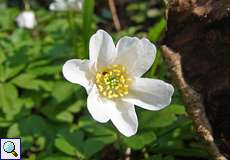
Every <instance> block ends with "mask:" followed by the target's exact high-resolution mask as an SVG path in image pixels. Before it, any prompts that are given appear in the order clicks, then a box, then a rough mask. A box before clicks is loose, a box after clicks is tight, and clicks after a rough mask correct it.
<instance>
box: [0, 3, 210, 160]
mask: <svg viewBox="0 0 230 160" xmlns="http://www.w3.org/2000/svg"><path fill="white" fill-rule="evenodd" d="M51 2H52V0H37V1H36V0H31V1H29V3H30V8H31V10H33V11H34V12H35V15H36V19H37V25H36V27H35V28H34V29H32V30H29V29H25V28H19V27H18V26H17V24H16V21H15V19H16V17H17V16H18V15H19V14H20V12H22V11H23V10H24V2H23V1H20V0H0V137H2V138H3V137H8V138H10V137H21V138H22V149H23V151H22V152H23V159H25V160H78V159H79V160H85V159H93V160H94V159H95V160H122V159H125V160H130V159H131V160H132V159H134V160H206V159H209V158H208V155H207V153H206V152H205V150H204V149H203V148H202V144H201V142H200V139H199V137H198V136H197V135H196V134H195V132H194V130H193V127H192V122H191V120H190V119H189V117H188V116H187V114H186V112H185V108H184V105H183V102H182V100H181V97H180V94H179V92H178V91H177V89H176V91H175V94H174V97H173V100H172V103H171V105H170V106H169V107H167V108H166V109H164V110H161V111H159V112H151V111H146V110H144V109H140V108H138V107H136V111H137V114H138V119H139V128H138V133H137V134H136V135H135V136H133V137H131V138H126V137H124V136H122V135H121V134H120V133H118V131H117V129H116V128H114V127H113V126H112V124H111V123H110V122H109V123H107V124H100V123H97V122H95V121H94V120H93V119H92V118H91V116H90V114H89V113H88V111H87V108H86V97H87V94H86V92H85V90H84V89H83V88H82V87H81V86H79V85H76V84H71V83H69V82H67V81H66V80H65V79H64V78H63V76H62V73H61V68H62V65H63V64H64V62H65V61H66V60H68V59H72V58H88V41H89V38H90V36H91V35H92V34H93V33H94V32H95V31H96V30H97V29H99V28H103V29H104V30H106V31H107V32H109V33H110V34H111V35H112V36H113V38H114V40H115V41H117V40H118V39H119V38H121V37H122V36H124V35H127V36H137V37H147V38H149V39H150V40H151V41H152V42H153V43H155V44H159V43H160V40H161V39H162V38H163V35H164V30H165V28H166V21H165V20H164V18H163V15H164V9H165V7H166V3H167V1H163V0H119V1H118V0H117V1H115V2H116V7H117V12H118V17H119V18H120V22H121V25H122V30H121V31H119V32H117V31H116V30H115V28H114V24H113V21H112V15H111V12H110V9H109V7H108V1H106V0H84V5H83V8H82V9H81V10H78V11H75V10H68V9H67V10H66V11H50V10H49V4H50V3H51ZM145 76H146V77H153V78H160V79H162V80H165V81H167V82H169V83H171V79H170V75H169V73H168V70H167V66H166V64H165V63H164V61H163V58H162V56H161V54H160V51H159V50H158V53H157V58H156V60H155V62H154V65H153V66H152V68H151V69H150V71H149V72H148V73H146V75H145Z"/></svg>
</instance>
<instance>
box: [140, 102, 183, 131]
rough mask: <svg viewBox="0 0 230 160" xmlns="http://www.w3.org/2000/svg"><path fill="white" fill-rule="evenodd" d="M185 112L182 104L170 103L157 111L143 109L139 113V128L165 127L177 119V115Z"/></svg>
mask: <svg viewBox="0 0 230 160" xmlns="http://www.w3.org/2000/svg"><path fill="white" fill-rule="evenodd" d="M183 114H185V108H184V106H182V105H177V104H172V105H170V106H168V107H167V108H165V109H163V110H160V111H158V112H149V111H143V112H141V114H140V117H141V118H140V127H141V128H157V127H166V126H169V125H170V124H172V123H173V122H175V121H176V120H177V115H183Z"/></svg>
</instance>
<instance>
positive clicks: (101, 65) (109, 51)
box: [62, 30, 174, 137]
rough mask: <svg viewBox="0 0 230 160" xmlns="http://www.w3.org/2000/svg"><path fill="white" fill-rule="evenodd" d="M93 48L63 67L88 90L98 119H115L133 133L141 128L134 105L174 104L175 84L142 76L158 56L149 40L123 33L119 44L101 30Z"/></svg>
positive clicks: (90, 106) (124, 130)
mask: <svg viewBox="0 0 230 160" xmlns="http://www.w3.org/2000/svg"><path fill="white" fill-rule="evenodd" d="M89 51H90V55H89V56H90V58H89V60H80V59H71V60H68V61H67V62H66V63H65V64H64V66H63V70H62V71H63V75H64V77H65V78H66V79H67V80H68V81H70V82H72V83H76V84H80V85H82V86H83V87H84V88H85V89H86V90H87V93H88V98H87V108H88V110H89V112H90V114H91V115H92V117H93V118H94V119H95V120H96V121H98V122H101V123H105V122H108V121H109V120H111V121H112V123H113V124H114V125H115V126H116V128H117V129H118V130H119V131H120V132H121V133H122V134H123V135H125V136H127V137H129V136H132V135H134V134H135V133H136V132H137V128H138V120H137V115H136V112H135V108H134V105H137V106H140V107H142V108H144V109H147V110H152V111H157V110H160V109H162V108H164V107H166V106H167V105H169V104H170V102H171V97H172V95H173V92H174V88H173V86H172V85H170V84H168V83H166V82H164V81H162V80H157V79H151V78H141V76H142V75H143V74H144V73H145V72H147V71H148V70H149V68H150V67H151V65H152V64H153V61H154V59H155V56H156V47H155V46H154V45H153V44H152V43H151V42H150V41H149V40H147V39H145V38H143V39H138V38H136V37H134V38H132V37H123V38H121V39H120V40H119V41H118V43H117V45H116V46H115V44H114V43H113V40H112V38H111V36H110V35H109V34H108V33H107V32H105V31H103V30H99V31H97V32H96V33H95V34H94V35H93V36H92V37H91V39H90V44H89Z"/></svg>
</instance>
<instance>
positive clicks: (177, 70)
mask: <svg viewBox="0 0 230 160" xmlns="http://www.w3.org/2000/svg"><path fill="white" fill-rule="evenodd" d="M166 17H167V22H168V24H167V31H166V35H165V38H164V45H163V46H162V50H163V55H164V57H165V59H166V61H167V62H168V65H169V69H170V71H171V74H172V77H173V79H174V82H175V83H176V84H177V86H178V87H179V89H180V91H181V93H182V96H183V99H184V101H185V104H186V107H187V111H188V113H189V115H190V116H191V118H192V119H193V122H194V128H195V129H196V131H197V132H198V134H199V135H200V136H201V138H202V139H203V140H204V142H205V146H206V148H207V149H208V151H209V153H210V155H212V157H213V158H214V159H219V160H220V159H223V160H224V159H230V0H171V1H170V2H169V5H168V9H167V11H166Z"/></svg>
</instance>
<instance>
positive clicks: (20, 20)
mask: <svg viewBox="0 0 230 160" xmlns="http://www.w3.org/2000/svg"><path fill="white" fill-rule="evenodd" d="M16 21H17V24H18V26H19V27H24V28H28V29H33V28H34V27H35V25H36V24H37V21H36V17H35V14H34V12H32V11H24V12H22V13H21V14H20V15H19V16H18V17H17V18H16Z"/></svg>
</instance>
